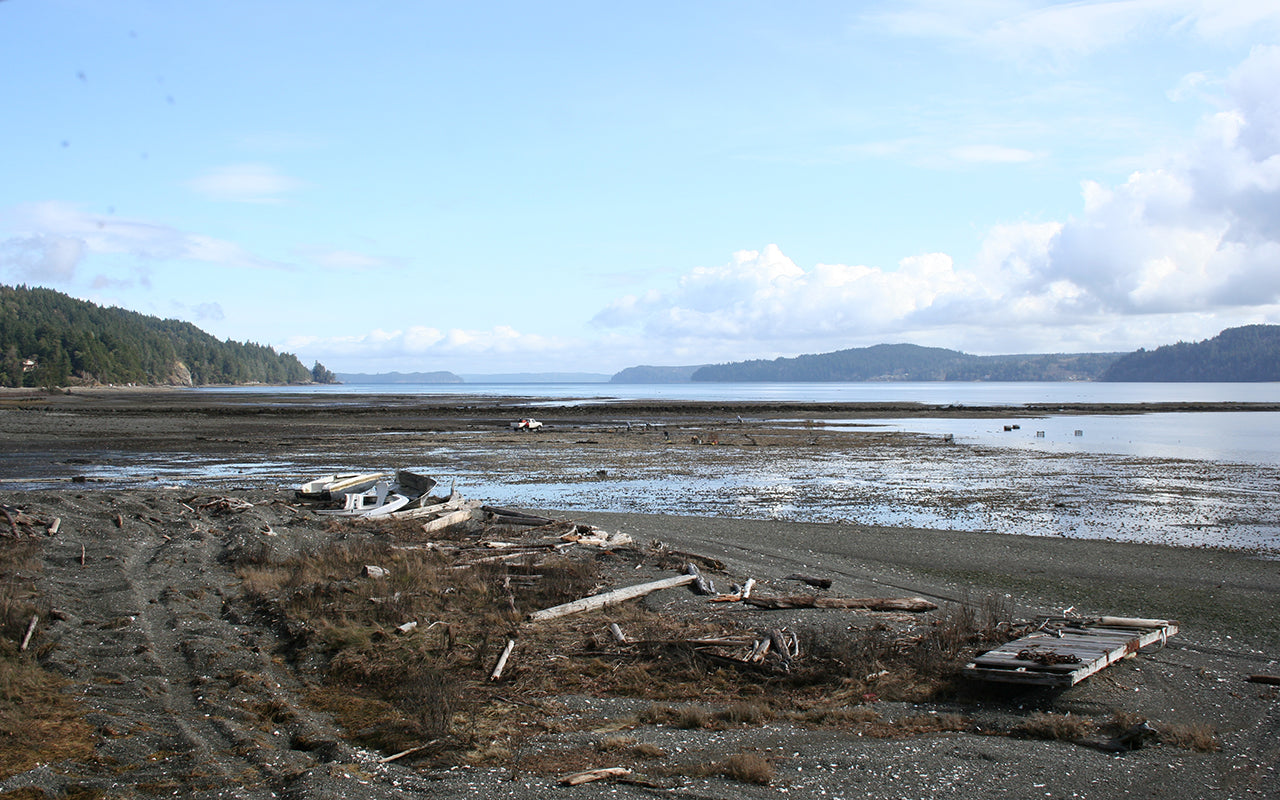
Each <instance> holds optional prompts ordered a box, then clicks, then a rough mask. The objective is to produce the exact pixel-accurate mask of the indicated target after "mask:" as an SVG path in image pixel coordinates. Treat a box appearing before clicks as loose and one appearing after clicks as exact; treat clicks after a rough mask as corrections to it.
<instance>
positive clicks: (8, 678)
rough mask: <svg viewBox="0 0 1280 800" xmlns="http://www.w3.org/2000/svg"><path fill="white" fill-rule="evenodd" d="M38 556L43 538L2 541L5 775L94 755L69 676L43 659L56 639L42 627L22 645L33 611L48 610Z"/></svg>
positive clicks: (1, 765)
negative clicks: (68, 689) (38, 585)
mask: <svg viewBox="0 0 1280 800" xmlns="http://www.w3.org/2000/svg"><path fill="white" fill-rule="evenodd" d="M39 556H40V546H39V544H38V543H34V542H29V541H18V542H9V541H0V742H3V743H4V746H3V747H0V777H9V776H10V775H14V774H17V773H19V772H22V771H24V770H27V769H30V768H32V767H34V766H36V765H37V764H40V763H47V762H51V761H61V760H64V759H87V758H90V757H92V755H93V742H94V737H93V730H92V728H90V727H89V725H88V724H87V723H85V722H84V720H83V719H82V718H81V710H80V708H79V707H78V706H77V705H76V703H75V702H74V701H72V699H71V698H70V697H69V696H68V695H66V694H64V693H63V692H62V688H63V686H64V685H65V681H64V680H63V679H62V678H60V677H58V676H56V675H54V674H53V673H50V672H47V671H46V670H44V669H42V668H41V667H40V665H39V661H38V658H39V656H40V655H41V654H42V653H43V652H44V651H45V650H46V649H48V648H49V647H51V646H52V644H51V643H49V642H45V641H43V640H42V638H41V636H40V633H39V630H40V628H39V627H37V628H36V632H35V634H34V635H33V638H32V640H31V642H30V643H29V645H28V649H27V650H26V651H25V652H23V651H21V650H20V648H19V645H20V643H21V642H22V639H23V637H24V636H25V635H26V632H27V627H28V625H29V624H30V622H31V619H32V617H39V618H40V619H47V617H48V614H49V610H48V607H47V604H46V603H45V602H44V601H43V600H42V599H41V598H40V597H39V595H38V594H37V592H36V589H35V583H34V580H33V579H32V578H31V577H30V576H32V575H34V574H35V573H36V572H37V571H38V570H39V568H40V561H39Z"/></svg>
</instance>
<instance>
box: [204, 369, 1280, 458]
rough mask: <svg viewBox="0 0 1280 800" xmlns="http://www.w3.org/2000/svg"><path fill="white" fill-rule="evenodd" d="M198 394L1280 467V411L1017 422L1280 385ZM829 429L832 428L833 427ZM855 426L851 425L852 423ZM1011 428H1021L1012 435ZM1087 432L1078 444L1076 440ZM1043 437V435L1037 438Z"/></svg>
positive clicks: (1260, 393)
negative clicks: (400, 401)
mask: <svg viewBox="0 0 1280 800" xmlns="http://www.w3.org/2000/svg"><path fill="white" fill-rule="evenodd" d="M192 391H196V392H235V393H247V394H255V393H257V394H289V395H317V396H322V397H323V396H330V397H333V398H335V400H336V399H337V398H338V396H340V395H346V396H348V397H347V398H345V399H344V401H345V402H356V403H358V402H360V398H361V397H365V396H371V395H398V396H422V397H436V398H446V397H451V396H483V397H495V398H513V399H520V400H522V401H525V402H527V403H528V404H529V405H530V406H533V407H537V406H539V405H551V404H556V405H564V404H566V403H573V402H579V403H585V402H591V403H607V402H610V401H613V400H654V401H664V400H665V401H706V402H735V401H737V402H778V403H921V404H923V405H929V406H962V407H963V406H978V407H996V408H998V407H1007V408H1008V409H1009V411H1008V414H1009V416H1008V417H1007V418H1006V417H995V418H983V419H968V418H947V417H940V418H911V419H886V420H863V421H859V422H858V423H857V424H859V425H865V424H876V425H882V426H885V427H889V428H891V429H893V430H900V431H906V432H910V433H927V434H938V435H944V434H952V435H954V436H955V437H956V439H957V441H962V442H966V443H972V444H983V445H990V446H1000V447H1015V448H1033V449H1040V450H1046V451H1052V450H1059V451H1061V452H1064V453H1088V452H1093V453H1110V454H1118V455H1133V456H1149V457H1160V458H1183V459H1192V460H1201V461H1233V462H1240V463H1246V464H1266V465H1276V464H1280V412H1270V411H1250V412H1218V411H1212V412H1182V413H1175V414H1167V413H1156V414H1129V415H1084V416H1080V415H1069V414H1063V415H1053V416H1049V417H1041V418H1037V419H1029V418H1025V417H1019V416H1016V414H1017V409H1018V407H1019V406H1023V405H1027V404H1037V405H1040V404H1053V403H1062V404H1064V405H1065V404H1077V403H1114V404H1132V403H1165V402H1173V403H1177V402H1186V403H1232V402H1242V403H1280V383H1274V382H1273V383H1091V382H1061V383H1032V382H1011V383H983V382H973V383H967V382H959V381H956V382H941V381H939V382H920V383H673V384H625V383H621V384H612V383H474V384H472V383H462V384H458V383H449V384H339V385H332V386H288V387H278V386H249V387H228V388H216V389H194V390H192ZM823 424H834V423H832V422H830V421H827V422H825V423H823ZM844 424H847V423H844ZM1004 424H1018V425H1019V426H1020V428H1019V429H1018V430H1016V431H1012V432H1006V431H1004V430H1003V425H1004ZM1077 430H1079V431H1082V435H1080V436H1076V435H1075V432H1076V431H1077ZM1037 431H1042V432H1043V433H1044V436H1043V437H1036V436H1035V433H1036V432H1037Z"/></svg>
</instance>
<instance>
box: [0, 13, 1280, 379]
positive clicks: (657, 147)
mask: <svg viewBox="0 0 1280 800" xmlns="http://www.w3.org/2000/svg"><path fill="white" fill-rule="evenodd" d="M0 70H2V74H3V76H4V77H3V78H0V119H2V120H3V123H2V124H0V153H2V154H3V155H0V283H3V284H7V285H26V286H43V287H48V288H51V289H56V290H58V291H61V292H65V293H67V294H69V295H72V296H73V297H77V298H81V299H85V300H89V301H92V302H95V303H99V304H102V305H109V306H119V307H122V308H127V309H131V310H134V311H139V312H142V313H145V314H153V315H156V316H159V317H163V318H175V319H180V320H186V321H189V322H192V323H194V324H196V325H197V326H199V327H200V328H202V329H203V330H205V331H208V332H209V333H211V334H213V335H214V336H217V337H218V338H220V339H234V340H236V341H251V342H257V343H259V344H267V345H271V346H272V347H275V348H276V349H277V350H280V351H283V352H289V353H294V354H296V355H297V356H298V357H299V358H300V359H301V360H302V361H303V363H304V364H305V365H307V366H308V367H310V366H311V365H312V364H313V363H314V362H315V361H319V362H321V363H323V364H324V365H325V366H327V367H328V368H329V369H332V370H334V371H337V372H390V371H400V372H430V371H437V370H447V371H451V372H455V373H458V374H484V373H505V372H552V371H558V372H594V373H606V374H608V373H613V372H616V371H618V370H621V369H623V368H625V367H629V366H635V365H641V364H647V365H668V366H671V365H692V364H703V363H722V362H727V361H738V360H745V359H754V358H775V357H779V356H795V355H800V354H805V353H825V352H832V351H835V350H841V349H845V348H850V347H864V346H869V345H874V344H879V343H895V342H910V343H914V344H919V345H926V346H935V347H948V348H953V349H957V350H963V351H965V352H969V353H974V354H997V353H1059V352H1101V351H1107V352H1111V351H1128V350H1134V349H1137V348H1139V347H1146V348H1153V347H1156V346H1159V345H1162V344H1169V343H1172V342H1176V341H1199V340H1202V339H1206V338H1210V337H1212V336H1214V335H1216V334H1217V333H1218V332H1219V331H1221V330H1223V329H1224V328H1228V327H1233V326H1237V325H1245V324H1254V323H1271V324H1277V323H1280V0H1113V1H1106V2H1104V1H1101V0H1077V1H1076V2H1065V3H1055V2H1038V1H1036V0H902V1H901V2H877V1H876V0H870V1H869V2H823V1H822V0H812V1H806V0H799V1H798V2H790V3H779V2H775V3H765V2H755V1H754V0H727V1H726V2H710V1H708V2H700V1H699V0H681V1H680V2H666V0H646V2H644V3H625V2H622V3H605V2H557V0H547V1H546V2H537V3H533V2H524V3H508V2H483V0H478V1H477V2H474V3H458V2H434V1H432V0H414V1H413V2H409V1H408V0H405V1H403V2H397V1H396V0H389V1H388V2H380V3H376V4H364V3H350V2H344V3H335V2H330V0H308V2H305V3H303V2H296V1H295V0H273V1H272V2H270V3H262V2H257V1H256V0H255V1H254V2H245V1H244V0H219V2H216V3H215V2H200V1H199V0H189V1H188V2H182V3H174V2H171V0H163V1H161V0H115V1H113V2H102V1H101V0H0Z"/></svg>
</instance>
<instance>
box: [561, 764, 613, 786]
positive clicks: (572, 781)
mask: <svg viewBox="0 0 1280 800" xmlns="http://www.w3.org/2000/svg"><path fill="white" fill-rule="evenodd" d="M630 774H631V770H629V769H627V768H626V767H605V768H603V769H589V770H587V771H586V772H575V773H574V774H572V775H566V776H565V777H563V778H561V779H560V785H561V786H580V785H581V784H584V783H591V782H592V781H605V780H610V779H614V778H625V777H626V776H628V775H630Z"/></svg>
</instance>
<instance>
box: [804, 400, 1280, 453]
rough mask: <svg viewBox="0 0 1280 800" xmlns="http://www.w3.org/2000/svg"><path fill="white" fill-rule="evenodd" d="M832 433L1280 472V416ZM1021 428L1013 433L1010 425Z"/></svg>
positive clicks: (920, 425)
mask: <svg viewBox="0 0 1280 800" xmlns="http://www.w3.org/2000/svg"><path fill="white" fill-rule="evenodd" d="M819 424H821V425H823V426H825V427H828V428H840V427H845V428H848V427H862V426H875V427H878V428H881V429H887V430H895V431H906V432H911V433H926V434H933V435H937V436H943V435H946V434H951V435H953V436H955V438H956V441H957V442H962V443H968V444H979V445H984V446H992V447H1017V448H1027V449H1034V450H1042V451H1045V452H1054V453H1071V454H1083V453H1110V454H1115V455H1132V456H1143V457H1147V458H1188V459H1195V460H1199V461H1234V462H1240V463H1245V464H1271V465H1280V413H1276V412H1269V411H1235V412H1201V413H1182V414H1127V415H1085V416H1054V417H1022V418H1019V417H1013V416H1010V417H1007V418H999V419H967V418H962V419H924V418H921V419H885V420H858V421H857V422H853V423H851V422H849V421H847V420H825V421H822V422H821V423H819ZM1013 425H1017V426H1018V427H1017V428H1014V429H1013V430H1006V429H1005V426H1013Z"/></svg>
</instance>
